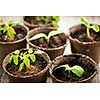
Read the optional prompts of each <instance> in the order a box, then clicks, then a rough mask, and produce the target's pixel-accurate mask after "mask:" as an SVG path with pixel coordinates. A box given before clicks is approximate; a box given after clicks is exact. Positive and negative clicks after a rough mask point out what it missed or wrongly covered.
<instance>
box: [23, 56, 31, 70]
mask: <svg viewBox="0 0 100 100" xmlns="http://www.w3.org/2000/svg"><path fill="white" fill-rule="evenodd" d="M24 63H25V65H26V67H27V68H30V60H29V58H28V57H25V58H24Z"/></svg>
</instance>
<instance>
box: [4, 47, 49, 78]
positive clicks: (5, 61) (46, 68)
mask: <svg viewBox="0 0 100 100" xmlns="http://www.w3.org/2000/svg"><path fill="white" fill-rule="evenodd" d="M19 50H20V51H21V50H28V49H26V48H22V49H19ZM35 50H37V49H35ZM13 52H14V51H13ZM13 52H11V53H10V54H8V55H7V56H6V57H5V58H4V60H3V62H2V67H3V69H4V71H5V72H6V73H7V74H8V75H9V76H12V77H16V78H23V79H24V78H30V77H35V76H38V75H40V74H41V73H42V72H44V71H47V70H48V68H49V67H50V62H51V60H50V58H49V56H48V55H47V54H46V53H45V52H44V54H45V55H46V57H47V59H48V64H47V66H46V67H45V68H44V69H43V70H41V71H40V72H38V73H36V74H33V75H28V76H18V75H14V74H12V73H10V72H8V71H7V69H6V67H7V60H8V58H9V56H10V55H11V54H12V53H13ZM5 63H6V64H5ZM5 65H6V66H5Z"/></svg>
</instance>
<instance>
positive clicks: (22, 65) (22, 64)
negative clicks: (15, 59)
mask: <svg viewBox="0 0 100 100" xmlns="http://www.w3.org/2000/svg"><path fill="white" fill-rule="evenodd" d="M23 67H24V63H23V62H22V63H21V64H20V66H19V69H18V70H19V71H22V69H23Z"/></svg>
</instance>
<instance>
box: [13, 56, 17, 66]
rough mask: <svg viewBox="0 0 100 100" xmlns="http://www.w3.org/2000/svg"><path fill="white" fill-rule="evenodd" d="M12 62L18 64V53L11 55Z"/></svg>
mask: <svg viewBox="0 0 100 100" xmlns="http://www.w3.org/2000/svg"><path fill="white" fill-rule="evenodd" d="M13 62H14V64H15V65H18V55H13Z"/></svg>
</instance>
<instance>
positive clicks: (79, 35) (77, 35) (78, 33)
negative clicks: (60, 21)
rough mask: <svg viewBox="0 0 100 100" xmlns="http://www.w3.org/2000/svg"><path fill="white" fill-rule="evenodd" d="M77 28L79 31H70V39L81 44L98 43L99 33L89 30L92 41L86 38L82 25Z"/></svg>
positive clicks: (99, 39) (84, 28)
mask: <svg viewBox="0 0 100 100" xmlns="http://www.w3.org/2000/svg"><path fill="white" fill-rule="evenodd" d="M77 28H80V29H75V30H76V31H75V30H74V29H72V30H71V37H72V38H76V39H78V40H79V41H81V42H93V41H100V32H95V31H94V30H92V29H90V35H91V37H92V40H91V39H89V38H87V35H86V27H85V26H84V25H81V26H79V27H77Z"/></svg>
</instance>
